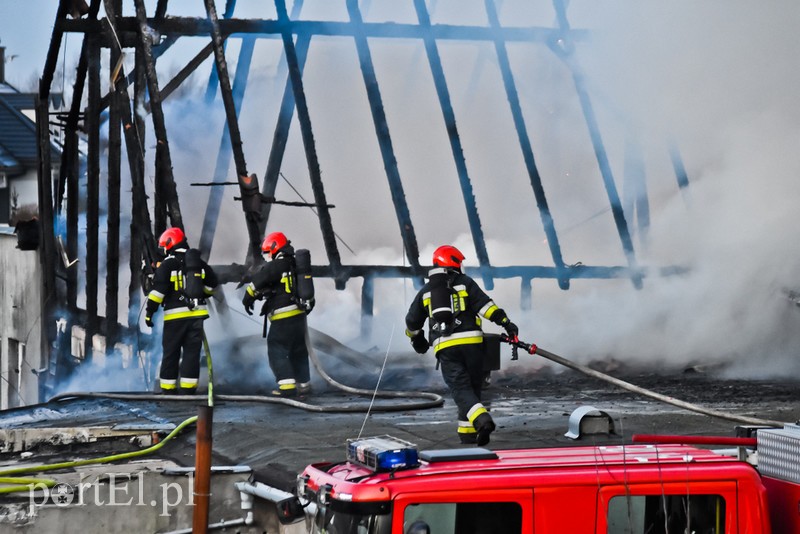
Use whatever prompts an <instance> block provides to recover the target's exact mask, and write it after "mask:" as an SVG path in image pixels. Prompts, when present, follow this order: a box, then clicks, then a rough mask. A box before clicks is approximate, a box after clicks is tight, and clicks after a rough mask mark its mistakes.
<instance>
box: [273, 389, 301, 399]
mask: <svg viewBox="0 0 800 534" xmlns="http://www.w3.org/2000/svg"><path fill="white" fill-rule="evenodd" d="M272 396H273V397H283V398H295V397H297V388H291V389H273V390H272Z"/></svg>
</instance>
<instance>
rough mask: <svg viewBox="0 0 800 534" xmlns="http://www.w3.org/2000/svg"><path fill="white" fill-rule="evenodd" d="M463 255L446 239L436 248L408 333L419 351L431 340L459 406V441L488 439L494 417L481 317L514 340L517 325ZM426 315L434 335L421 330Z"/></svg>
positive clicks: (412, 308) (410, 311) (412, 310)
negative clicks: (485, 395) (484, 396)
mask: <svg viewBox="0 0 800 534" xmlns="http://www.w3.org/2000/svg"><path fill="white" fill-rule="evenodd" d="M462 261H464V255H463V254H462V253H461V251H459V250H458V249H457V248H456V247H453V246H450V245H443V246H441V247H439V248H437V249H436V250H435V251H434V253H433V266H434V267H433V269H431V270H430V271H429V273H428V282H427V283H426V284H425V285H424V286H423V287H422V289H421V290H420V291H419V293H417V295H416V296H415V297H414V300H413V302H412V303H411V306H410V307H409V309H408V314H407V315H406V335H407V336H408V337H409V338H411V345H412V347H413V348H414V350H415V351H416V352H418V353H419V354H425V353H426V352H427V351H428V348H429V347H430V346H433V352H434V354H435V355H436V359H437V361H438V365H441V368H442V378H444V381H445V384H447V387H448V388H449V389H450V392H451V394H452V395H453V400H454V401H455V403H456V406H457V407H458V436H459V438H460V440H461V443H464V444H471V443H477V444H478V445H486V444H487V443H489V435H490V434H491V433H492V432H493V431H494V429H495V423H494V421H493V420H492V416H491V415H490V414H489V411H488V410H487V409H486V407H485V406H484V405H483V404H481V385H482V383H483V380H484V372H483V347H482V343H483V331H482V329H481V318H485V319H488V320H490V321H492V322H493V323H496V324H498V325H500V326H501V327H503V328H504V329H505V331H506V332H507V333H508V335H509V337H510V338H512V339H514V340H516V339H518V338H517V335H518V334H519V329H518V328H517V326H516V325H515V324H514V323H512V322H511V320H509V318H508V316H507V315H506V312H505V311H503V310H502V309H500V308H498V307H497V306H496V305H495V303H494V302H493V301H492V299H491V298H490V297H489V296H488V295H487V294H486V293H485V292H484V291H483V290H482V289H481V288H480V287H478V284H477V283H476V282H475V281H474V280H473V279H472V278H470V277H469V276H467V275H466V274H464V273H462V272H461V262H462ZM426 320H428V326H429V339H430V341H429V340H428V339H426V338H425V333H424V332H423V327H424V326H425V321H426Z"/></svg>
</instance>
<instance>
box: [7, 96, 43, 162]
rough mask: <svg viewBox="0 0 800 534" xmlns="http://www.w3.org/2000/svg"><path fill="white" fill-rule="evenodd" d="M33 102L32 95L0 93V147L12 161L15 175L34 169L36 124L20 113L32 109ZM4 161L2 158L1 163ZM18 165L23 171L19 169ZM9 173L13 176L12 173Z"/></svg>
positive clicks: (36, 149) (35, 159)
mask: <svg viewBox="0 0 800 534" xmlns="http://www.w3.org/2000/svg"><path fill="white" fill-rule="evenodd" d="M33 101H35V99H34V95H32V94H25V93H0V147H2V149H3V152H5V153H6V154H7V155H8V156H9V157H10V158H11V159H12V160H14V161H13V163H14V166H13V167H12V168H14V169H15V171H16V172H17V173H18V172H22V171H23V170H24V169H30V168H36V162H37V156H38V148H37V138H36V124H35V123H34V122H33V121H32V120H30V119H29V118H28V117H26V116H25V115H24V114H23V113H22V112H21V111H20V109H26V108H30V107H32V102H33ZM5 159H6V158H3V161H5ZM20 165H21V166H22V167H23V168H24V169H23V168H19V166H20ZM4 166H5V165H4ZM10 170H11V169H9V170H8V171H7V172H9V171H10ZM9 173H10V174H14V172H9Z"/></svg>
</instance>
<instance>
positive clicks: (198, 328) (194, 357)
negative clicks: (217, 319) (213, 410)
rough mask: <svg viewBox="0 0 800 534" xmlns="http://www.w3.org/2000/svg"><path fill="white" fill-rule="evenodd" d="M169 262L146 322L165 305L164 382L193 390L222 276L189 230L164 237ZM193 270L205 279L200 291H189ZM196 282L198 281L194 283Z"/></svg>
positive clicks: (158, 275) (170, 390) (166, 387)
mask: <svg viewBox="0 0 800 534" xmlns="http://www.w3.org/2000/svg"><path fill="white" fill-rule="evenodd" d="M158 246H159V247H160V248H161V249H162V251H163V253H164V254H165V256H166V257H165V258H164V261H162V262H161V264H160V265H159V266H158V268H157V269H156V271H155V274H154V275H153V288H152V289H151V290H150V293H149V294H148V295H147V307H146V311H145V323H146V324H147V326H149V327H150V328H152V327H153V315H154V314H155V313H156V311H158V308H159V307H161V306H163V307H164V332H163V335H162V338H161V345H162V348H163V357H162V360H161V371H160V375H159V376H160V380H159V382H160V385H161V391H162V393H165V394H174V393H182V394H187V395H192V394H194V393H195V392H196V391H197V383H198V379H199V377H200V351H201V349H202V346H203V337H204V335H205V333H204V331H203V321H205V320H206V319H208V303H207V300H206V299H207V298H208V297H210V296H211V295H212V294H213V293H214V288H215V287H217V284H218V281H217V276H216V274H215V273H214V271H213V270H212V269H211V267H209V266H208V264H206V263H205V262H204V261H203V260H202V259H200V251H199V250H197V249H190V248H189V244H188V243H187V241H186V236H185V234H184V233H183V230H181V229H180V228H177V227H173V228H168V229H167V230H166V231H165V232H164V233H163V234H161V237H160V238H159V240H158ZM187 272H190V273H191V274H193V275H194V276H196V277H197V279H198V280H199V282H198V283H199V288H198V289H197V290H187V287H189V286H190V284H189V283H188V280H187V276H186V275H187ZM191 287H194V282H193V283H192V284H191Z"/></svg>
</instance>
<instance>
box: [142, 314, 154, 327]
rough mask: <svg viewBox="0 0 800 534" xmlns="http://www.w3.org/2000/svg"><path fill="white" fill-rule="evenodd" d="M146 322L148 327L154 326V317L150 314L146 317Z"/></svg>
mask: <svg viewBox="0 0 800 534" xmlns="http://www.w3.org/2000/svg"><path fill="white" fill-rule="evenodd" d="M144 324H146V325H147V326H148V327H150V328H153V318H152V317H150V316H149V315H148V316H146V317H145V318H144Z"/></svg>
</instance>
